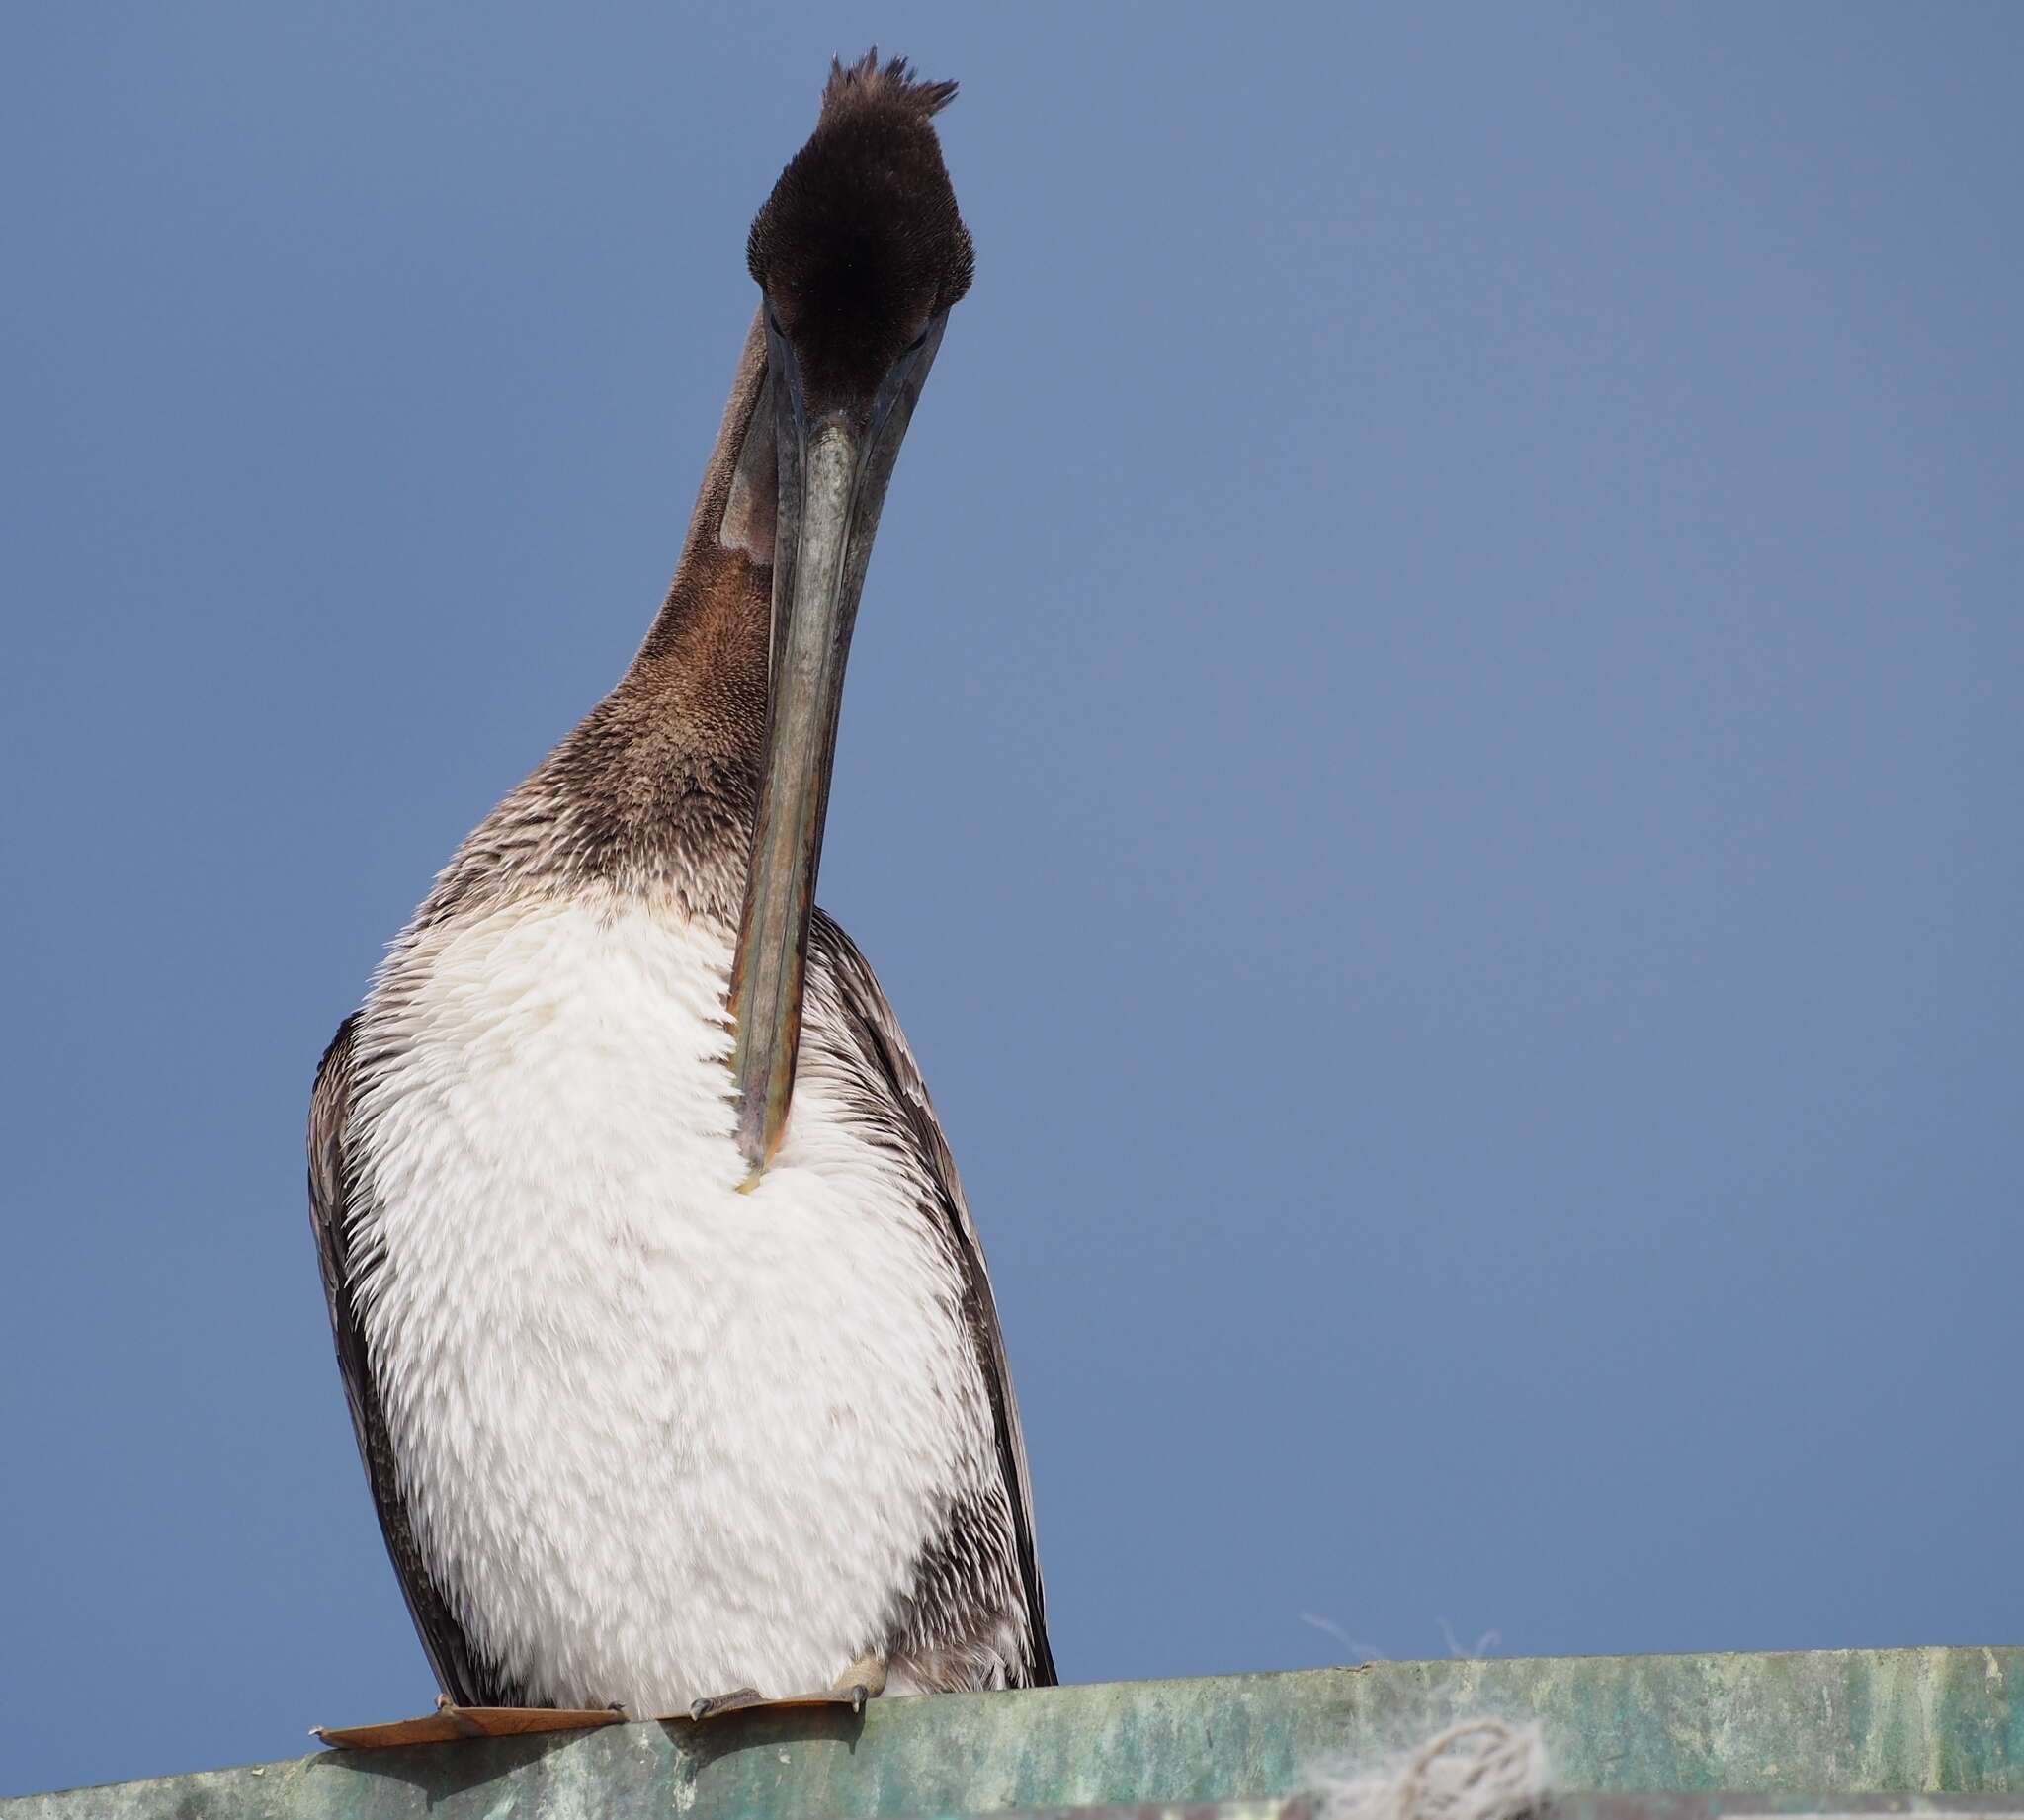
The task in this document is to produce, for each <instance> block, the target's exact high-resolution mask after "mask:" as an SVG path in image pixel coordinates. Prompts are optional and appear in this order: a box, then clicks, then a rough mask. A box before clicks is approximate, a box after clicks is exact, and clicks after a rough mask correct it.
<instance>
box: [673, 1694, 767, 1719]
mask: <svg viewBox="0 0 2024 1820" xmlns="http://www.w3.org/2000/svg"><path fill="white" fill-rule="evenodd" d="M769 1703H770V1702H769V1701H768V1700H767V1697H766V1696H765V1695H763V1694H761V1693H760V1692H759V1690H758V1689H757V1688H733V1689H732V1690H731V1691H730V1693H728V1694H713V1695H711V1696H709V1697H708V1698H705V1699H699V1700H694V1701H692V1702H691V1703H690V1706H689V1716H690V1717H691V1718H692V1719H697V1720H702V1719H715V1718H717V1717H720V1716H721V1715H722V1714H724V1713H726V1712H743V1711H744V1710H745V1708H746V1707H747V1706H764V1705H767V1704H769Z"/></svg>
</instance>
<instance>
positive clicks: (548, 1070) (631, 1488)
mask: <svg viewBox="0 0 2024 1820" xmlns="http://www.w3.org/2000/svg"><path fill="white" fill-rule="evenodd" d="M732 946H733V932H732V931H730V930H728V929H726V928H723V927H721V926H719V925H717V924H716V923H713V922H709V921H704V920H695V921H692V920H689V919H688V918H686V917H684V915H683V914H682V913H681V912H680V911H679V910H678V909H677V908H675V907H674V906H673V905H672V903H666V904H664V905H660V906H656V905H653V904H649V903H646V902H642V901H640V900H639V899H637V898H632V897H627V896H624V895H621V894H617V893H605V894H602V895H581V894H569V895H563V894H548V895H539V896H532V897H521V898H518V899H509V900H508V901H506V902H504V903H499V902H497V901H493V902H491V903H488V904H485V905H483V906H482V907H480V908H478V909H476V910H474V911H471V912H466V913H464V914H463V915H459V916H455V917H453V918H452V919H451V920H449V921H447V922H444V923H440V924H437V925H435V926H433V927H427V926H425V927H422V928H421V929H420V930H419V931H418V932H410V934H409V935H408V936H406V937H403V938H402V940H401V942H400V943H399V944H398V945H397V946H396V949H395V951H394V953H393V955H392V956H391V958H390V959H389V961H388V962H387V965H386V966H385V967H384V968H383V969H382V971H381V975H380V980H379V981H378V983H377V984H376V986H375V989H374V991H373V994H372V995H371V997H370V998H369V999H368V1001H367V1004H366V1007H365V1011H364V1015H363V1017H362V1020H361V1023H360V1028H359V1031H358V1036H357V1042H358V1045H359V1050H360V1052H361V1053H362V1054H363V1053H371V1054H373V1055H374V1056H375V1057H376V1058H377V1059H376V1062H375V1065H374V1067H373V1068H372V1070H371V1071H370V1074H368V1075H365V1076H362V1079H361V1081H360V1086H359V1090H358V1092H357V1094H356V1096H355V1098H354V1103H353V1106H352V1110H351V1118H350V1129H349V1132H348V1141H349V1148H350V1153H351V1155H352V1156H353V1158H354V1159H355V1167H356V1168H357V1171H358V1188H359V1191H360V1192H359V1193H358V1194H357V1195H356V1196H355V1197H354V1198H353V1200H352V1202H351V1214H350V1224H349V1226H348V1230H347V1234H346V1236H347V1238H348V1240H349V1244H350V1250H351V1253H352V1256H353V1257H354V1258H355V1259H356V1260H357V1296H358V1306H359V1313H360V1320H361V1324H362V1326H363V1328H364V1331H365V1336H366V1341H367V1346H368V1349H369V1351H370V1353H371V1355H372V1356H373V1357H374V1358H376V1359H378V1360H380V1361H382V1362H384V1379H383V1382H382V1384H381V1394H382V1397H383V1403H384V1413H385V1422H386V1427H387V1431H388V1434H389V1437H390V1440H391V1442H392V1447H393V1453H394V1456H395V1458H396V1459H397V1460H398V1462H399V1476H400V1489H401V1492H402V1495H403V1497H404V1499H405V1501H406V1503H407V1507H408V1512H409V1516H410V1518H411V1520H412V1522H413V1525H414V1529H415V1532H416V1537H417V1540H418V1541H419V1542H420V1543H421V1546H422V1548H423V1551H424V1553H425V1555H426V1556H427V1557H428V1558H429V1559H430V1560H431V1561H432V1562H433V1563H434V1564H435V1566H436V1572H437V1574H438V1576H439V1578H440V1580H441V1582H442V1584H443V1589H444V1591H445V1593H446V1594H447V1595H448V1596H449V1597H450V1598H451V1601H452V1604H453V1606H454V1607H455V1608H456V1609H457V1611H458V1612H459V1613H460V1615H461V1616H462V1618H463V1620H464V1627H465V1629H466V1631H467V1633H468V1635H469V1637H470V1640H471V1642H472V1643H473V1644H474V1645H476V1646H477V1648H478V1649H480V1650H481V1651H482V1652H483V1653H484V1654H486V1655H488V1656H490V1657H491V1658H492V1659H493V1660H494V1661H495V1662H496V1663H497V1664H498V1665H499V1667H500V1668H501V1669H503V1670H504V1671H505V1672H506V1673H507V1674H508V1675H509V1676H511V1677H512V1678H513V1679H514V1680H515V1681H517V1682H518V1683H520V1685H521V1686H522V1687H523V1688H524V1689H525V1690H526V1693H527V1696H528V1697H529V1698H530V1699H533V1700H537V1701H541V1700H551V1701H555V1702H557V1703H562V1704H571V1705H589V1704H602V1703H608V1702H617V1703H622V1704H624V1705H627V1706H628V1707H630V1708H632V1709H633V1710H634V1711H640V1712H670V1711H679V1710H682V1709H684V1708H685V1707H686V1706H687V1705H688V1703H689V1702H690V1701H691V1700H693V1699H695V1698H697V1697H698V1696H709V1695H717V1694H721V1693H723V1692H725V1691H726V1690H728V1689H732V1688H737V1687H741V1686H747V1685H750V1686H754V1687H757V1688H758V1689H759V1690H760V1692H762V1693H764V1694H768V1695H774V1696H780V1695H788V1694H795V1693H801V1692H805V1691H809V1690H813V1689H819V1688H824V1687H827V1686H828V1685H829V1684H830V1683H831V1682H832V1681H834V1680H835V1678H836V1677H837V1676H838V1675H839V1674H841V1673H842V1672H843V1671H844V1669H845V1668H846V1667H847V1666H848V1665H849V1664H850V1663H851V1661H852V1660H853V1658H854V1657H855V1656H857V1655H858V1653H859V1652H860V1651H862V1650H864V1649H865V1648H866V1647H867V1645H868V1644H870V1643H872V1642H874V1641H876V1640H877V1639H878V1638H880V1637H881V1636H882V1634H883V1632H884V1627H885V1626H887V1625H889V1623H890V1621H891V1615H892V1613H891V1609H890V1601H891V1596H892V1593H893V1589H894V1588H896V1587H902V1586H905V1585H906V1584H908V1581H909V1576H910V1573H911V1571H912V1569H913V1566H914V1564H915V1563H916V1562H917V1561H918V1560H919V1559H920V1558H921V1556H922V1554H923V1552H924V1551H925V1550H926V1549H927V1548H928V1547H929V1545H930V1544H931V1543H932V1542H933V1540H934V1539H935V1535H934V1531H935V1530H936V1528H937V1526H938V1524H941V1523H944V1522H946V1514H947V1508H948V1503H949V1496H950V1490H951V1487H952V1485H955V1484H958V1483H974V1482H979V1481H983V1480H986V1479H988V1478H989V1477H991V1476H992V1475H993V1474H994V1472H995V1471H996V1455H995V1453H994V1451H993V1449H994V1446H995V1443H994V1440H993V1435H992V1432H991V1428H990V1418H989V1411H988V1405H987V1402H986V1397H985V1391H984V1387H983V1385H982V1383H981V1381H980V1373H979V1368H978V1364H977V1361H976V1359H975V1356H974V1354H973V1353H972V1351H971V1350H970V1344H969V1342H968V1340H967V1337H966V1333H965V1328H964V1324H963V1321H962V1318H961V1315H960V1311H959V1304H960V1302H961V1298H962V1292H963V1285H962V1283H961V1282H959V1280H958V1273H957V1271H956V1270H955V1268H953V1266H952V1263H951V1261H950V1257H949V1254H948V1250H947V1248H946V1246H942V1245H937V1244H935V1243H932V1242H928V1238H927V1235H925V1234H924V1232H923V1229H922V1223H921V1216H920V1211H919V1205H918V1188H917V1183H916V1182H915V1181H914V1180H912V1179H911V1178H909V1176H908V1175H907V1174H906V1172H905V1169H904V1167H903V1165H902V1164H901V1163H900V1162H899V1160H898V1159H896V1158H895V1157H894V1155H893V1153H892V1152H891V1151H890V1150H889V1149H887V1148H882V1147H881V1146H879V1145H877V1144H875V1143H873V1142H871V1141H868V1136H867V1132H866V1129H865V1127H864V1125H863V1123H862V1121H855V1122H854V1121H853V1120H851V1119H850V1118H848V1117H845V1116H844V1109H843V1108H842V1106H841V1105H840V1103H839V1102H838V1101H837V1100H836V1099H835V1098H833V1097H832V1095H831V1093H830V1091H829V1089H830V1086H831V1084H832V1083H831V1081H830V1080H829V1079H827V1078H825V1077H826V1076H827V1074H828V1070H827V1068H826V1067H825V1058H824V1054H823V1041H824V1038H823V1036H822V1034H821V1032H820V1030H819V1029H818V1028H816V1025H815V1021H814V1020H813V1018H812V1017H811V1022H810V1028H809V1031H808V1034H807V1036H806V1039H805V1040H806V1042H807V1044H808V1047H807V1049H806V1050H805V1051H804V1059H803V1066H802V1070H801V1085H800V1089H799V1092H798V1094H797V1097H796V1100H795V1110H794V1118H793V1121H792V1123H791V1124H790V1126H789V1129H788V1135H787V1138H786V1142H785V1144H784V1147H783V1148H782V1150H781V1152H780V1153H779V1155H778V1157H777V1158H776V1160H775V1162H774V1163H773V1165H772V1166H771V1167H770V1168H769V1169H768V1170H767V1171H766V1173H765V1175H764V1176H763V1177H762V1178H761V1179H760V1180H759V1181H758V1183H757V1184H756V1185H755V1186H754V1188H753V1189H752V1191H751V1192H750V1193H741V1192H740V1186H739V1185H740V1183H741V1182H742V1181H743V1180H744V1178H745V1175H746V1168H745V1164H744V1161H743V1159H742V1157H741V1156H740V1155H739V1152H738V1150H737V1147H736V1145H735V1144H734V1142H733V1141H732V1136H731V1109H730V1106H729V1103H728V1100H727V1098H726V1092H727V1081H728V1076H727V1074H726V1071H725V1067H724V1057H725V1055H726V1053H727V1052H728V1047H729V1034H728V1032H727V1029H726V1027H725V1022H724V1012H723V1006H724V987H725V979H726V975H727V972H728V969H729V966H730V962H731V953H732ZM821 990H822V989H821V984H820V982H819V981H811V984H810V998H811V1012H812V1010H813V1008H814V1003H815V1001H817V1000H818V999H819V998H820V996H821ZM966 1418H967V1419H966ZM952 1453H953V1454H954V1455H955V1457H952ZM894 1691H904V1690H903V1689H899V1688H895V1690H894Z"/></svg>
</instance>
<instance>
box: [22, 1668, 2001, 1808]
mask: <svg viewBox="0 0 2024 1820" xmlns="http://www.w3.org/2000/svg"><path fill="white" fill-rule="evenodd" d="M1484 1713H1489V1714H1494V1715H1497V1716H1501V1717H1506V1718H1515V1719H1531V1718H1537V1719H1538V1720H1540V1722H1541V1723H1542V1724H1543V1725H1544V1727H1545V1729H1546V1736H1547V1742H1548V1746H1549V1748H1550V1750H1551V1752H1552V1754H1553V1758H1554V1766H1555V1777H1554V1779H1555V1784H1556V1786H1557V1787H1560V1788H1562V1789H1571V1790H1595V1791H1602V1792H1605V1793H1618V1794H1624V1793H1638V1792H1668V1791H1670V1792H1677V1793H1691V1792H1693V1791H1699V1790H1710V1789H1721V1788H1731V1789H1746V1790H1750V1791H1752V1792H1753V1793H1754V1794H1756V1795H1758V1796H1760V1797H1763V1796H1771V1797H1777V1796H1787V1795H1792V1796H1800V1795H1808V1796H1816V1797H1831V1796H1833V1795H1838V1794H1859V1793H1863V1792H1866V1791H1869V1792H1879V1791H1914V1792H1923V1793H1926V1794H1931V1795H1939V1794H1950V1795H2016V1794H2020V1793H2024V1649H1922V1650H1882V1651H1878V1650H1834V1651H1816V1652H1810V1653H1807V1654H1797V1655H1753V1656H1614V1657H1607V1656H1604V1657H1567V1658H1539V1659H1535V1660H1525V1659H1521V1658H1514V1659H1507V1660H1496V1661H1482V1662H1387V1663H1374V1664H1371V1665H1369V1666H1368V1667H1365V1668H1356V1669H1317V1670H1312V1671H1308V1672H1305V1673H1300V1674H1289V1675H1242V1676H1230V1677H1223V1678H1218V1679H1214V1680H1203V1681H1161V1682H1121V1683H1113V1684H1095V1685H1090V1686H1085V1687H1072V1688H1050V1689H1045V1690H1041V1691H1038V1692H1034V1693H1026V1694H985V1695H950V1696H942V1697H938V1698H933V1699H909V1700H894V1701H890V1702H876V1701H875V1702H874V1703H873V1705H872V1707H871V1708H870V1709H869V1710H868V1711H867V1712H866V1713H865V1715H864V1716H863V1717H862V1718H855V1717H853V1716H851V1715H850V1713H849V1712H848V1711H847V1710H845V1709H841V1708H837V1709H832V1710H814V1711H805V1710H804V1711H798V1712H793V1713H767V1712H765V1711H763V1710H762V1711H759V1712H754V1713H747V1714H738V1715H734V1716H732V1717H729V1718H725V1719H719V1720H716V1721H713V1722H712V1723H711V1724H708V1725H704V1726H694V1725H691V1724H689V1723H688V1722H687V1721H670V1722H665V1723H645V1724H633V1725H615V1726H610V1727H608V1728H606V1729H604V1730H601V1731H594V1732H584V1733H576V1734H563V1735H552V1734H551V1735H549V1736H547V1737H532V1738H500V1739H479V1740H472V1741H468V1742H461V1743H455V1744H440V1745H416V1746H412V1747H409V1748H407V1749H404V1750H393V1751H380V1752H373V1753H365V1752H334V1751H333V1752H319V1753H318V1754H316V1755H314V1756H312V1757H308V1758H304V1759H300V1760H296V1761H291V1762H286V1763H276V1764H265V1765H261V1766H259V1767H257V1768H248V1769H239V1770H218V1771H211V1772H207V1773H205V1774H203V1775H198V1776H183V1777H172V1778H166V1779H162V1780H159V1781H147V1782H126V1783H119V1784H115V1785H112V1786H108V1787H102V1788H91V1789H80V1790H72V1791H70V1792H68V1793H62V1794H44V1795H29V1796H24V1797H21V1798H19V1799H16V1800H12V1801H0V1820H82V1817H83V1816H86V1815H90V1816H93V1817H94V1820H101V1817H102V1820H142V1817H143V1816H145V1817H146V1820H154V1817H156V1816H163V1817H168V1816H173V1817H174V1820H254V1817H256V1816H258V1817H260V1820H420V1816H423V1815H428V1816H430V1817H431V1820H506V1817H507V1816H515V1817H517V1820H578V1817H579V1816H580V1817H582V1820H591V1817H592V1816H595V1817H596V1820H631V1817H632V1816H636V1815H655V1816H661V1815H670V1816H677V1817H680V1816H694V1820H904V1817H909V1816H932V1815H951V1816H954V1815H961V1814H980V1813H998V1814H1004V1813H1011V1812H1020V1811H1041V1810H1058V1809H1062V1808H1071V1807H1145V1806H1151V1807H1158V1808H1168V1807H1176V1806H1182V1805H1186V1806H1195V1807H1199V1806H1204V1805H1207V1804H1211V1803H1241V1804H1242V1806H1241V1808H1240V1809H1236V1810H1231V1811H1228V1812H1225V1813H1224V1814H1223V1816H1221V1820H1268V1817H1269V1816H1272V1815H1275V1814H1278V1813H1279V1812H1280V1811H1281V1805H1280V1803H1281V1800H1282V1799H1283V1798H1284V1797H1286V1796H1289V1795H1294V1794H1297V1793H1299V1792H1300V1790H1301V1789H1302V1788H1303V1786H1304V1785H1305V1782H1306V1779H1307V1770H1308V1768H1309V1766H1311V1765H1312V1764H1314V1763H1316V1762H1317V1761H1320V1760H1322V1759H1325V1758H1327V1757H1330V1756H1342V1755H1349V1756H1352V1757H1364V1758H1373V1757H1382V1756H1387V1755H1390V1754H1391V1752H1393V1751H1395V1750H1397V1749H1398V1748H1400V1747H1401V1746H1404V1745H1407V1744H1410V1743H1412V1742H1415V1741H1417V1740H1419V1739H1422V1738H1424V1737H1426V1736H1428V1735H1430V1734H1431V1733H1433V1732H1435V1731H1437V1730H1439V1729H1440V1728H1442V1727H1443V1726H1445V1725H1448V1724H1450V1723H1452V1722H1453V1721H1454V1720H1456V1719H1458V1718H1464V1717H1469V1716H1473V1715H1477V1714H1484ZM304 1716H305V1718H306V1717H309V1716H312V1715H304ZM313 1716H315V1717H320V1718H330V1717H335V1716H339V1715H331V1714H317V1715H313ZM342 1716H345V1717H348V1718H350V1717H357V1718H365V1717H368V1716H384V1715H366V1714H356V1715H342ZM1558 1805H1559V1808H1560V1820H1626V1817H1625V1816H1623V1815H1622V1812H1621V1810H1620V1809H1618V1810H1615V1812H1614V1815H1612V1813H1611V1812H1610V1811H1609V1804H1607V1803H1604V1804H1591V1805H1590V1806H1589V1807H1588V1808H1586V1809H1581V1808H1580V1804H1579V1803H1577V1802H1575V1801H1572V1800H1562V1801H1561V1802H1560V1803H1559V1804H1558ZM1657 1805H1660V1806H1664V1805H1668V1804H1657ZM1671 1805H1674V1806H1676V1807H1677V1808H1678V1813H1677V1815H1676V1816H1675V1820H1706V1816H1707V1815H1708V1814H1712V1813H1714V1812H1718V1811H1736V1808H1735V1806H1734V1804H1729V1805H1728V1806H1726V1807H1716V1806H1713V1805H1711V1806H1708V1807H1706V1808H1704V1807H1702V1806H1701V1804H1698V1803H1686V1804H1671ZM1759 1805H1760V1806H1762V1805H1763V1803H1762V1802H1761V1801H1760V1802H1759ZM1774 1805H1775V1803H1774ZM1811 1805H1812V1806H1813V1807H1816V1808H1817V1807H1821V1806H1830V1805H1832V1803H1831V1802H1830V1801H1822V1800H1814V1801H1813V1802H1812V1803H1811ZM1993 1806H1994V1807H1995V1808H2000V1809H2001V1810H2002V1811H2004V1812H2006V1813H2010V1812H2015V1811H2017V1809H2019V1808H2024V1802H2009V1803H1995V1804H1993ZM1290 1820H1291V1817H1290Z"/></svg>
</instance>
